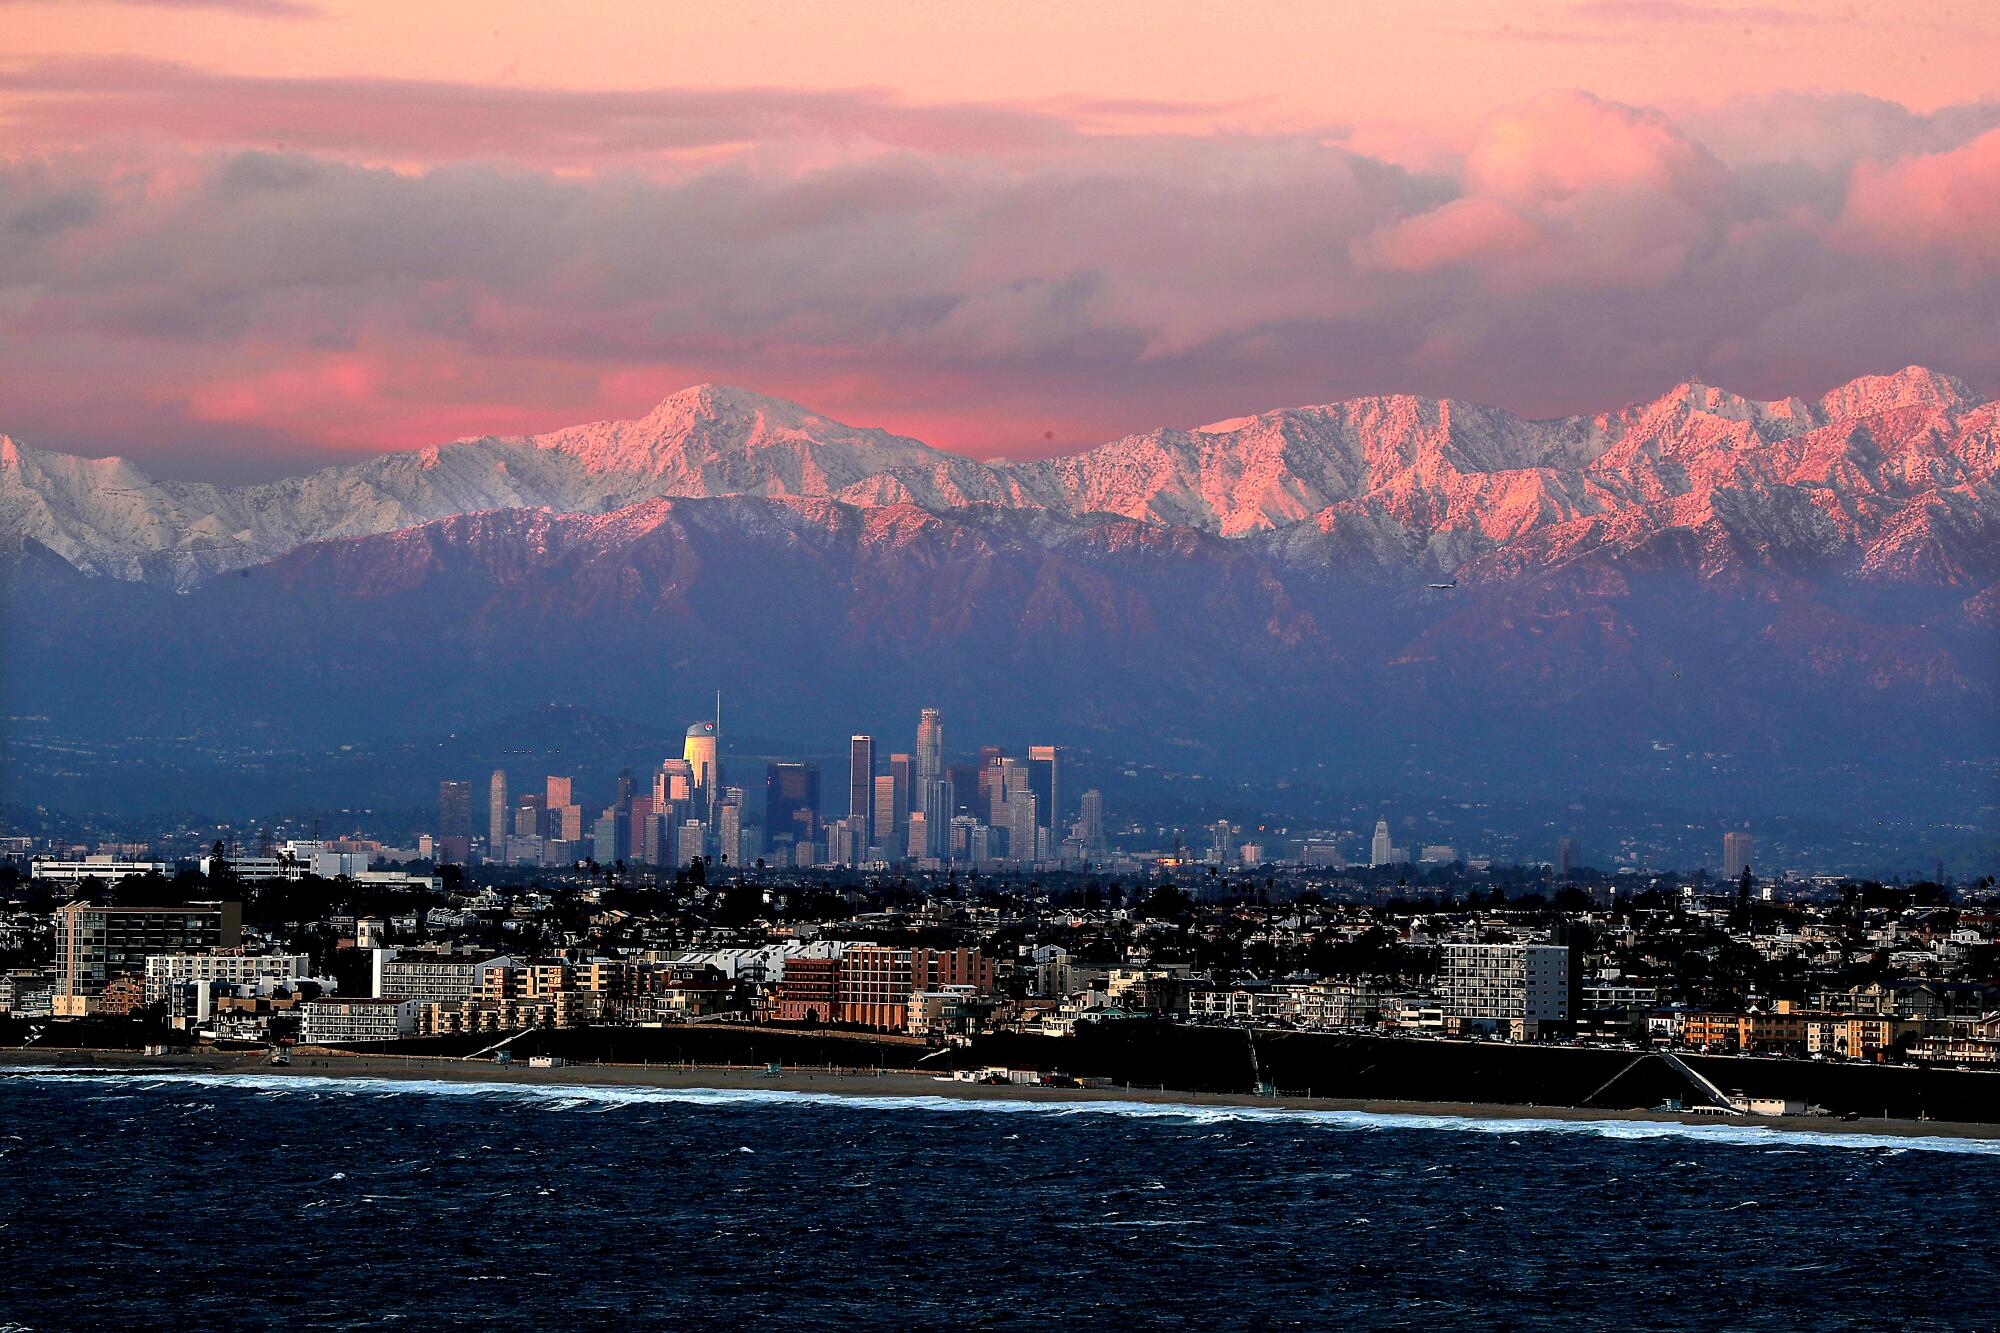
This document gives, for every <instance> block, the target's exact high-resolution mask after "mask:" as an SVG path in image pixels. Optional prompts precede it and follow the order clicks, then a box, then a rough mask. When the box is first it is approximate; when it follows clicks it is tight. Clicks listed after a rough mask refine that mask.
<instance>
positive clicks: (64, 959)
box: [54, 902, 243, 1018]
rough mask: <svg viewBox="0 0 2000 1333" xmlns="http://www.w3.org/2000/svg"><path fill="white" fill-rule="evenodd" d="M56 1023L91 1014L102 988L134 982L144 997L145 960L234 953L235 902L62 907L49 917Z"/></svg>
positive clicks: (237, 937) (238, 912)
mask: <svg viewBox="0 0 2000 1333" xmlns="http://www.w3.org/2000/svg"><path fill="white" fill-rule="evenodd" d="M55 936H56V938H55V962H56V984H55V997H54V1008H55V1014H56V1016H57V1017H58V1018H76V1017H81V1016H83V1015H85V1014H92V1013H97V1012H99V1011H100V1009H101V1008H102V1007H103V1006H102V1004H101V1003H100V997H101V996H102V995H103V993H104V988H105V986H106V985H107V984H108V983H110V982H112V981H114V980H117V979H118V978H121V977H132V978H135V979H137V981H138V984H139V988H140V993H141V995H142V997H143V994H144V977H145V972H146V960H147V959H148V958H152V957H154V956H155V955H158V954H186V953H195V952H199V951H204V950H209V949H215V948H224V949H229V948H235V947H237V946H238V945H240V944H241V943H242V939H243V907H242V904H240V903H190V904H189V905H187V906H185V907H98V906H95V905H94V904H91V903H86V902H73V903H66V904H64V905H63V906H62V907H59V908H57V909H56V912H55Z"/></svg>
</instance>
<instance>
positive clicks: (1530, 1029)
mask: <svg viewBox="0 0 2000 1333" xmlns="http://www.w3.org/2000/svg"><path fill="white" fill-rule="evenodd" d="M1441 954H1442V956H1441V958H1440V963H1441V968H1440V972H1439V982H1440V994H1441V995H1442V997H1443V1001H1444V1003H1443V1008H1444V1013H1445V1026H1446V1028H1447V1030H1449V1031H1457V1032H1477V1031H1497V1032H1502V1033H1504V1034H1506V1035H1507V1036H1509V1037H1511V1038H1513V1039H1514V1040H1516V1041H1532V1040H1534V1039H1535V1038H1536V1037H1537V1036H1538V1035H1540V1033H1541V1030H1542V1028H1543V1027H1544V1026H1546V1025H1548V1024H1551V1023H1564V1022H1567V1021H1569V1016H1570V994H1569V992H1570V977H1569V948H1568V946H1566V945H1561V944H1447V945H1444V946H1443V948H1442V950H1441Z"/></svg>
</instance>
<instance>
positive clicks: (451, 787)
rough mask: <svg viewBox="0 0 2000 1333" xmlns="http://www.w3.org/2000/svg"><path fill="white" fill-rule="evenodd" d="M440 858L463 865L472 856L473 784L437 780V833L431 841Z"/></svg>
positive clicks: (443, 860) (448, 862)
mask: <svg viewBox="0 0 2000 1333" xmlns="http://www.w3.org/2000/svg"><path fill="white" fill-rule="evenodd" d="M433 849H434V853H435V855H436V856H437V859H438V860H439V861H442V862H445V863H447V864H451V865H462V864H463V863H465V862H467V861H470V860H471V859H472V784H471V783H470V782H440V783H438V832H437V841H436V842H435V843H434V844H433Z"/></svg>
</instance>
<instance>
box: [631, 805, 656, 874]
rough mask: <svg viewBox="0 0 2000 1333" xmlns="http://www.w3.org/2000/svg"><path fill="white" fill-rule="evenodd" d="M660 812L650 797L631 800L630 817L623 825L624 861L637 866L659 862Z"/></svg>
mask: <svg viewBox="0 0 2000 1333" xmlns="http://www.w3.org/2000/svg"><path fill="white" fill-rule="evenodd" d="M659 830H660V812H659V808H658V807H657V806H655V805H654V804H653V798H652V797H650V796H634V797H633V798H632V804H631V812H630V817H629V819H628V820H627V822H626V825H625V853H624V855H625V859H626V860H627V861H633V862H636V863H637V864H639V865H647V866H650V865H658V864H659V862H660V832H659Z"/></svg>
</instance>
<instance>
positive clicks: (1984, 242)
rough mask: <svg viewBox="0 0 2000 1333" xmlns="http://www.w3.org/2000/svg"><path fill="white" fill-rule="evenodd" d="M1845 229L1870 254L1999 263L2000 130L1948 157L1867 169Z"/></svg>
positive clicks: (1859, 171) (1853, 190) (1851, 198)
mask: <svg viewBox="0 0 2000 1333" xmlns="http://www.w3.org/2000/svg"><path fill="white" fill-rule="evenodd" d="M1845 221H1846V224H1847V227H1848V230H1849V235H1850V236H1851V237H1852V239H1853V240H1854V241H1855V242H1856V243H1857V244H1860V245H1864V246H1867V247H1869V248H1871V249H1876V250H1881V251H1886V252H1888V253H1892V254H1901V255H1910V256H1919V255H1924V254H1931V255H1938V256H1949V257H1951V258H1954V259H1957V260H1962V261H1968V262H1972V263H1979V264H1985V265H1991V264H1992V263H1993V262H1994V261H1995V260H2000V129H1996V130H1990V131H1988V132H1987V133H1985V134H1982V135H1980V136H1979V137H1978V138H1977V139H1974V140H1973V141H1972V142H1970V143H1967V144H1964V145H1961V146H1960V147H1957V148H1954V149H1951V150H1949V151H1946V152H1940V153H1923V154H1916V155H1912V156H1909V157H1904V158H1899V159H1897V160H1896V161H1893V162H1888V163H1873V162H1863V163H1861V164H1860V165H1858V166H1857V167H1856V168H1855V169H1854V175H1853V180H1852V183H1851V186H1850V189H1849V192H1848V198H1847V214H1846V218H1845Z"/></svg>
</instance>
